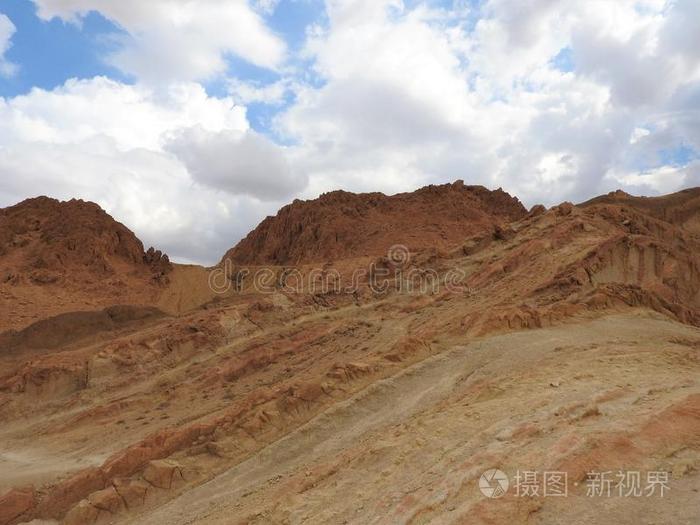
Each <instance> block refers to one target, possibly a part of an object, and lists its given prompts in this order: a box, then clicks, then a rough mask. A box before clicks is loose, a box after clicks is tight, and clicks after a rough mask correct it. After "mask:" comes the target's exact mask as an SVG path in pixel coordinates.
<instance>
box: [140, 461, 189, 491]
mask: <svg viewBox="0 0 700 525" xmlns="http://www.w3.org/2000/svg"><path fill="white" fill-rule="evenodd" d="M143 479H145V480H146V481H148V482H149V483H150V484H151V485H153V486H154V487H158V488H161V489H169V488H170V487H172V485H173V483H174V482H176V481H177V480H178V479H182V470H181V468H180V465H178V464H177V463H175V462H172V461H167V460H164V459H157V460H154V461H151V462H149V463H148V466H147V467H146V469H145V470H144V471H143Z"/></svg>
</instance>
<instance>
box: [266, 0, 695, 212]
mask: <svg viewBox="0 0 700 525" xmlns="http://www.w3.org/2000/svg"><path fill="white" fill-rule="evenodd" d="M696 6H697V3H695V4H693V2H688V1H679V2H674V3H670V2H666V1H664V0H620V1H619V2H574V1H567V0H561V1H560V0H546V1H523V2H517V3H513V2H510V1H505V0H491V1H489V2H486V3H485V4H484V5H482V6H481V9H480V11H481V19H480V20H478V21H477V22H476V23H475V24H474V25H472V24H470V23H469V22H468V21H466V20H464V19H462V18H460V17H459V16H456V15H455V14H454V13H453V12H450V11H445V10H436V9H429V8H427V7H425V6H424V5H423V4H418V6H417V7H415V8H410V9H409V8H407V7H406V6H405V5H404V4H402V3H401V2H398V1H381V2H369V1H367V0H328V1H327V11H328V15H329V22H328V25H327V26H326V27H316V28H314V30H313V31H310V32H309V40H308V43H307V46H306V49H305V54H306V55H305V56H307V57H309V58H311V59H312V60H313V63H314V67H315V70H316V73H317V74H318V75H319V76H320V77H321V78H322V79H323V83H322V85H321V86H320V87H317V84H314V85H307V86H296V87H295V94H296V103H295V104H294V105H293V106H292V107H290V108H288V109H287V110H285V111H284V112H283V113H282V114H280V115H279V116H278V117H277V119H276V128H275V129H276V131H278V132H280V133H281V134H282V135H283V136H286V137H287V138H288V139H289V140H291V141H296V143H297V144H298V147H297V148H296V149H295V150H294V151H293V152H292V154H293V159H294V162H295V163H297V164H296V165H297V166H298V167H300V169H303V170H305V171H307V172H308V173H309V175H310V186H309V190H308V192H307V194H309V195H311V194H312V192H314V191H316V190H318V189H327V188H329V187H338V186H342V187H350V188H352V189H360V190H365V189H383V190H385V191H387V190H388V191H399V190H405V189H410V188H411V187H414V186H415V185H416V184H420V183H424V182H434V181H445V180H450V179H455V178H464V179H466V180H470V181H473V182H476V183H483V184H486V185H489V186H504V187H505V188H506V189H507V190H509V191H511V192H514V193H517V194H518V195H519V196H520V197H521V198H523V199H524V200H525V201H526V202H528V203H529V204H533V203H535V202H538V201H544V202H545V203H548V204H552V203H555V202H558V201H561V200H564V199H571V200H583V199H585V198H587V197H590V196H592V195H594V194H596V193H597V192H598V191H600V190H601V188H603V187H604V186H605V185H606V184H607V183H609V181H610V180H611V179H610V178H609V177H608V178H605V176H606V173H608V172H609V171H610V170H614V169H623V170H624V171H625V172H627V171H629V170H633V167H634V166H635V164H639V163H640V162H641V157H640V156H641V155H642V152H641V151H640V150H641V145H642V143H646V144H650V142H649V141H651V140H655V141H657V143H658V142H659V141H661V140H662V137H664V138H663V140H664V141H665V142H666V147H669V148H673V147H674V145H676V146H678V145H679V144H681V143H685V144H698V143H699V142H700V116H699V115H698V111H697V109H694V107H695V108H696V107H697V101H698V100H699V99H700V78H699V77H698V75H699V74H700V72H699V71H698V67H697V66H698V62H700V47H692V46H690V45H686V42H687V40H692V39H695V38H696V34H700V26H699V25H698V24H700V17H693V16H692V15H693V14H694V12H693V10H695V9H696ZM671 26H673V27H677V29H675V31H674V32H680V33H681V34H683V35H685V36H686V37H687V38H686V37H681V38H675V39H672V38H671V33H670V32H669V28H670V27H671ZM696 30H697V31H696ZM562 50H567V52H568V53H569V55H570V56H571V57H572V60H573V63H572V64H571V66H572V68H573V71H561V70H559V69H558V67H557V65H556V64H555V63H554V58H555V57H556V56H557V55H558V54H559V53H560V52H561V51H562ZM660 78H663V81H659V80H660ZM642 128H644V129H647V130H649V137H643V136H641V135H640V134H639V132H635V129H642ZM657 135H659V136H657ZM631 137H634V139H635V140H633V141H632V142H633V143H632V144H630V138H631ZM653 156H654V157H656V152H654V155H653ZM619 180H620V181H621V183H625V181H626V180H631V179H629V178H627V179H619ZM679 180H681V178H679ZM649 187H650V188H653V187H660V186H659V185H655V186H649Z"/></svg>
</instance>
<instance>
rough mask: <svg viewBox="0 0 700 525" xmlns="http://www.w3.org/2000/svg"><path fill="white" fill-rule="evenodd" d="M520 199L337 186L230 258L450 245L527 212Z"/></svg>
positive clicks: (443, 188) (285, 212)
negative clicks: (360, 190) (386, 192)
mask: <svg viewBox="0 0 700 525" xmlns="http://www.w3.org/2000/svg"><path fill="white" fill-rule="evenodd" d="M526 214H527V210H526V209H525V208H524V207H523V205H522V204H521V203H520V201H519V200H518V199H516V198H515V197H511V196H510V195H509V194H508V193H506V192H504V191H503V190H501V189H498V190H495V191H490V190H488V189H486V188H484V187H483V186H466V185H465V184H464V183H463V182H462V181H457V182H455V183H454V184H444V185H439V186H433V185H431V186H426V187H424V188H421V189H419V190H417V191H415V192H412V193H400V194H397V195H391V196H387V195H384V194H383V193H362V194H355V193H350V192H346V191H333V192H330V193H325V194H323V195H321V196H320V197H319V198H318V199H314V200H309V201H300V200H295V201H294V202H293V203H292V204H289V205H287V206H285V207H284V208H282V209H281V210H280V211H279V212H278V213H277V215H275V216H274V217H267V218H266V219H265V220H264V221H263V222H262V223H260V225H259V226H258V227H257V228H255V229H254V230H253V231H252V232H250V234H248V236H247V237H246V238H245V239H243V240H242V241H241V242H240V243H238V245H236V246H235V247H234V248H233V249H231V250H229V251H228V252H227V253H226V255H225V256H224V260H225V259H230V260H232V261H233V262H235V263H238V264H297V263H309V262H320V261H330V260H338V259H343V258H348V257H359V256H366V255H368V256H378V255H385V254H386V253H387V250H388V249H389V248H390V247H391V246H393V245H396V244H402V245H406V246H407V247H408V248H409V249H411V250H414V249H420V248H426V247H437V248H439V249H450V248H454V247H455V246H457V245H459V244H461V242H462V241H464V239H465V238H467V237H469V236H470V235H473V234H475V233H478V232H480V231H483V230H485V229H493V228H494V227H495V226H496V225H500V224H502V223H505V222H511V221H514V220H517V219H520V218H522V217H524V216H525V215H526Z"/></svg>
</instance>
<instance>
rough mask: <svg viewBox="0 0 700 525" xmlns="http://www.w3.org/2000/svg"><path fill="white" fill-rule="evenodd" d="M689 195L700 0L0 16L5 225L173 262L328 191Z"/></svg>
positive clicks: (2, 9)
mask: <svg viewBox="0 0 700 525" xmlns="http://www.w3.org/2000/svg"><path fill="white" fill-rule="evenodd" d="M457 179H463V180H464V181H465V182H466V183H467V184H481V185H484V186H486V187H489V188H492V189H495V188H498V187H502V188H503V189H504V190H506V191H508V192H510V193H511V194H513V195H516V196H518V197H519V198H520V199H521V200H522V201H523V203H524V204H525V205H526V206H528V207H529V206H532V205H534V204H537V203H543V204H545V205H548V206H549V205H554V204H557V203H559V202H562V201H565V200H568V201H573V202H580V201H583V200H586V199H588V198H591V197H593V196H595V195H599V194H602V193H607V192H609V191H613V190H615V189H618V188H620V189H623V190H624V191H627V192H629V193H633V194H638V195H657V194H663V193H669V192H673V191H677V190H679V189H682V188H685V187H692V186H700V1H698V0H587V1H584V2H582V1H579V0H425V1H421V0H149V1H147V2H146V1H143V0H0V207H4V206H9V205H12V204H15V203H17V202H19V201H21V200H23V199H25V198H28V197H33V196H37V195H49V196H52V197H55V198H59V199H70V198H82V199H87V200H92V201H95V202H97V203H98V204H100V205H101V206H102V207H103V208H104V209H106V210H107V211H108V212H109V213H110V214H112V216H114V217H115V218H116V219H117V220H119V221H120V222H123V223H124V224H125V225H127V226H128V227H129V228H131V229H132V230H133V231H134V232H135V233H136V234H137V235H138V236H139V238H140V239H141V240H142V241H143V242H144V244H145V245H146V246H150V245H154V246H156V247H157V248H160V249H162V250H164V251H165V252H166V253H168V254H169V255H170V256H171V258H172V259H173V260H175V261H179V262H195V263H201V264H213V263H215V262H217V261H218V260H219V259H220V258H221V256H222V255H223V253H224V252H225V251H226V250H227V249H228V248H230V247H231V246H233V245H234V244H235V243H236V242H237V241H238V240H239V239H240V238H242V237H243V236H245V235H246V233H247V232H248V231H250V230H251V229H252V228H253V227H255V225H256V224H257V223H258V222H259V221H260V220H262V219H263V218H264V217H265V216H266V215H273V214H274V213H276V211H277V210H278V209H279V208H280V207H281V206H283V205H285V204H286V203H288V202H290V201H292V200H293V199H295V198H301V199H308V198H315V197H317V196H318V195H319V194H321V193H323V192H326V191H330V190H334V189H345V190H349V191H382V192H385V193H387V194H392V193H397V192H402V191H412V190H414V189H416V188H418V187H421V186H424V185H427V184H438V183H445V182H452V181H454V180H457Z"/></svg>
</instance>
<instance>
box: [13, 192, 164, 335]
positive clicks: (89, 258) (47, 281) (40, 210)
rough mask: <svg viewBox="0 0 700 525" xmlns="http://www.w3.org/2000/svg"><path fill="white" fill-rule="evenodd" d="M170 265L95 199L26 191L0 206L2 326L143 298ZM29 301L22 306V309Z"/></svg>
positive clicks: (137, 301)
mask: <svg viewBox="0 0 700 525" xmlns="http://www.w3.org/2000/svg"><path fill="white" fill-rule="evenodd" d="M169 270H170V262H169V261H168V258H167V255H162V254H161V253H160V252H157V251H155V250H153V249H152V248H151V249H149V251H147V252H145V251H144V248H143V244H142V243H141V241H139V239H138V238H137V237H136V236H135V235H134V233H133V232H132V231H130V230H129V229H128V228H127V227H126V226H124V225H123V224H121V223H119V222H117V221H115V220H114V219H113V218H112V217H111V216H110V215H108V214H107V213H106V212H105V211H104V210H102V209H101V208H100V207H99V206H98V205H97V204H95V203H92V202H85V201H82V200H75V199H73V200H70V201H66V202H61V201H58V200H56V199H51V198H48V197H37V198H33V199H27V200H25V201H23V202H21V203H19V204H17V205H15V206H11V207H8V208H4V209H0V297H2V299H3V300H2V305H0V317H1V318H2V323H1V324H0V331H1V330H2V329H3V328H8V327H18V326H22V325H26V324H27V323H28V322H31V321H34V320H36V319H40V318H43V317H45V316H47V315H54V314H58V313H63V312H65V311H71V310H87V309H92V308H95V307H104V306H110V305H112V304H115V303H133V304H142V303H143V302H144V300H143V298H139V295H142V294H145V295H150V294H149V293H148V290H149V289H150V288H153V287H157V285H158V282H159V281H162V280H163V279H164V276H165V274H166V273H167V272H169ZM25 306H26V309H25Z"/></svg>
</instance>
